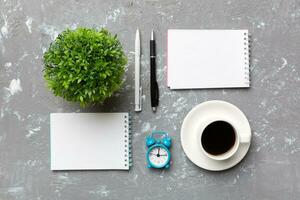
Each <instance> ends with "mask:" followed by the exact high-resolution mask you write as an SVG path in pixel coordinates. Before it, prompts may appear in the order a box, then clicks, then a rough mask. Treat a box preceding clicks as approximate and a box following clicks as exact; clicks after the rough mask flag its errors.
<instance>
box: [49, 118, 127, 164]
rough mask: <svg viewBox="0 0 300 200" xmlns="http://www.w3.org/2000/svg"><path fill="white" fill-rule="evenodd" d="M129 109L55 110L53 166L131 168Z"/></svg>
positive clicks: (52, 133) (52, 147)
mask: <svg viewBox="0 0 300 200" xmlns="http://www.w3.org/2000/svg"><path fill="white" fill-rule="evenodd" d="M128 117H129V116H128V113H51V115H50V128H51V170H116V169H119V170H129V164H130V163H129V159H130V149H129V148H130V147H129V145H130V144H129V127H128V126H129V122H128Z"/></svg>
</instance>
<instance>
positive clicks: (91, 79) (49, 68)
mask: <svg viewBox="0 0 300 200" xmlns="http://www.w3.org/2000/svg"><path fill="white" fill-rule="evenodd" d="M126 63H127V59H126V57H125V54H124V52H123V50H122V46H121V44H120V42H119V40H118V38H117V36H116V35H115V36H113V35H112V34H111V33H109V32H108V31H107V30H105V29H102V30H100V31H98V30H96V29H89V28H77V29H75V30H66V31H63V32H62V33H60V34H59V35H58V37H57V38H56V39H55V41H53V42H52V43H51V45H50V47H49V49H48V50H47V51H46V52H45V54H44V64H45V68H44V78H45V80H46V82H47V85H48V87H49V88H50V90H51V91H53V93H54V95H56V96H60V97H63V98H64V99H66V100H68V101H73V102H79V103H80V105H81V106H86V105H91V104H95V103H101V102H103V101H104V100H105V99H106V98H107V97H110V96H111V95H112V94H113V93H114V92H115V91H117V90H119V89H120V87H121V85H122V83H123V80H122V77H123V74H124V71H125V65H126Z"/></svg>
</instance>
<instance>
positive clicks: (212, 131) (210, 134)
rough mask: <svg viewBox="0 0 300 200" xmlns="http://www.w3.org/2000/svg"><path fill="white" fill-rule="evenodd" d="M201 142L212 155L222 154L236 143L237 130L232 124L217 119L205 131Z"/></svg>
mask: <svg viewBox="0 0 300 200" xmlns="http://www.w3.org/2000/svg"><path fill="white" fill-rule="evenodd" d="M201 143H202V146H203V148H204V150H205V151H206V152H207V153H209V154H212V155H220V154H223V153H226V152H227V151H229V150H230V149H231V148H232V147H233V145H234V143H235V131H234V129H233V127H232V126H231V124H229V123H227V122H224V121H215V122H212V123H211V124H209V125H208V126H207V127H206V128H205V129H204V131H203V133H202V137H201Z"/></svg>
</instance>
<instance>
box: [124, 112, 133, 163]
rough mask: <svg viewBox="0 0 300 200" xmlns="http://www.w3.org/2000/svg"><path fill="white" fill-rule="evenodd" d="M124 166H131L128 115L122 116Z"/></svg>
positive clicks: (129, 122)
mask: <svg viewBox="0 0 300 200" xmlns="http://www.w3.org/2000/svg"><path fill="white" fill-rule="evenodd" d="M124 123H125V125H124V133H125V134H124V149H125V150H124V162H125V164H124V166H125V167H131V166H132V156H131V118H130V116H129V115H125V116H124Z"/></svg>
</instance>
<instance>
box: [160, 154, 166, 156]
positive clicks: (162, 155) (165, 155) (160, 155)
mask: <svg viewBox="0 0 300 200" xmlns="http://www.w3.org/2000/svg"><path fill="white" fill-rule="evenodd" d="M160 156H168V155H167V154H161V155H160Z"/></svg>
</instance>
